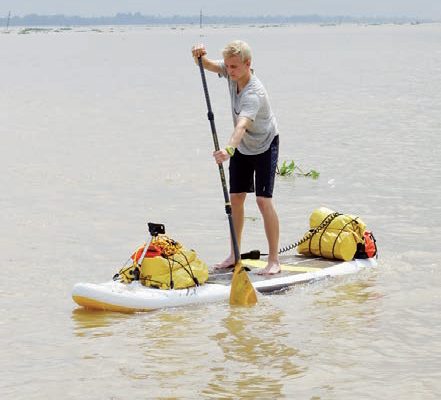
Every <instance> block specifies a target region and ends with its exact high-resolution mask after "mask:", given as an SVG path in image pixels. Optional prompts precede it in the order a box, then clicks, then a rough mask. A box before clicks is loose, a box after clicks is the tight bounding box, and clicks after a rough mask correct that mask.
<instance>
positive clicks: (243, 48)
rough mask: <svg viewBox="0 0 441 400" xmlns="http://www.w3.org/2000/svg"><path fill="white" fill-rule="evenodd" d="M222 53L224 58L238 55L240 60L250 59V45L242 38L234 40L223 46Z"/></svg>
mask: <svg viewBox="0 0 441 400" xmlns="http://www.w3.org/2000/svg"><path fill="white" fill-rule="evenodd" d="M222 55H223V57H224V58H229V57H233V56H239V57H240V58H241V60H242V62H245V61H248V60H250V61H251V47H250V46H249V45H248V43H245V42H244V41H242V40H234V41H232V42H230V43H228V44H227V45H226V46H225V47H224V49H223V50H222Z"/></svg>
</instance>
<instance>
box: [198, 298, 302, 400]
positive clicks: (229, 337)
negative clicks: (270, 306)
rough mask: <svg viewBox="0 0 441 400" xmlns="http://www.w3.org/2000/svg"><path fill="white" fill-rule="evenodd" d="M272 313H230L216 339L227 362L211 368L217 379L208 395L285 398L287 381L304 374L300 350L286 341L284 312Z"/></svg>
mask: <svg viewBox="0 0 441 400" xmlns="http://www.w3.org/2000/svg"><path fill="white" fill-rule="evenodd" d="M261 307H264V306H263V305H261ZM267 311H268V310H267ZM269 311H270V312H268V313H264V312H262V310H261V309H258V308H257V307H255V308H253V309H246V310H244V309H243V308H231V309H230V310H229V312H228V315H227V316H226V317H225V318H224V319H223V321H222V325H223V327H224V328H225V329H224V330H223V331H221V332H218V333H216V334H215V335H213V336H212V338H213V339H214V340H215V342H216V343H217V345H218V346H219V347H220V348H221V350H222V353H223V359H222V362H221V363H219V364H215V365H214V366H212V367H211V368H210V370H211V371H212V372H213V374H214V379H211V380H210V382H209V383H208V385H207V388H206V389H205V390H204V391H203V393H204V394H206V395H208V396H215V395H217V396H222V397H223V398H237V395H238V394H240V395H241V396H243V397H247V398H262V397H265V398H283V397H284V394H283V387H284V382H285V380H286V379H290V378H293V377H296V376H297V375H300V374H301V373H303V372H304V369H303V368H301V367H299V366H298V365H296V364H295V363H294V362H293V358H295V357H296V356H298V353H299V352H298V350H297V349H295V348H293V347H291V346H288V345H286V344H285V343H284V341H283V338H284V337H285V336H286V333H287V332H286V326H285V325H284V324H283V322H282V319H283V316H284V313H283V312H282V311H280V310H269Z"/></svg>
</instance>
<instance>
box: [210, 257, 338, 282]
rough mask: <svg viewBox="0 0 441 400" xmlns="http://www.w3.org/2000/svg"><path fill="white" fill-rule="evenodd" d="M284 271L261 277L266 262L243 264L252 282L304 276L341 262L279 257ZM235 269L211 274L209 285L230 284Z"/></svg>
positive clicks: (245, 261) (249, 261)
mask: <svg viewBox="0 0 441 400" xmlns="http://www.w3.org/2000/svg"><path fill="white" fill-rule="evenodd" d="M279 259H280V263H281V268H282V271H281V272H280V273H279V274H273V275H259V274H258V272H259V270H261V269H263V268H265V267H266V265H267V261H266V260H249V259H243V260H242V264H243V265H244V266H246V267H248V268H249V271H248V276H249V278H250V281H251V282H259V281H266V280H270V279H274V278H278V277H285V276H291V275H297V274H302V273H305V272H317V271H319V270H321V269H323V268H328V267H332V266H334V265H337V264H340V263H341V262H342V261H341V260H327V259H324V258H320V257H306V256H301V255H287V256H281V257H279ZM233 269H234V268H230V269H226V270H220V271H216V272H210V275H209V278H208V283H220V284H228V283H229V282H230V281H231V276H232V275H233Z"/></svg>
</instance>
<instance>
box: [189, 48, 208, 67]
mask: <svg viewBox="0 0 441 400" xmlns="http://www.w3.org/2000/svg"><path fill="white" fill-rule="evenodd" d="M191 53H192V55H193V58H194V60H195V62H196V63H197V62H198V58H199V57H203V56H205V55H206V54H207V50H205V46H204V45H203V44H202V43H199V44H195V45H194V46H193V47H192V48H191Z"/></svg>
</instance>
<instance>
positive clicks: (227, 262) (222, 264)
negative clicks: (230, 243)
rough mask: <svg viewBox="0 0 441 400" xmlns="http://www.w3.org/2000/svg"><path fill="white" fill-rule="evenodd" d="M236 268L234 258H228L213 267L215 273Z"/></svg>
mask: <svg viewBox="0 0 441 400" xmlns="http://www.w3.org/2000/svg"><path fill="white" fill-rule="evenodd" d="M232 267H234V257H231V256H229V257H227V258H226V259H225V260H224V261H222V262H220V263H217V264H214V265H213V271H219V270H223V269H227V268H232Z"/></svg>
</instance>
